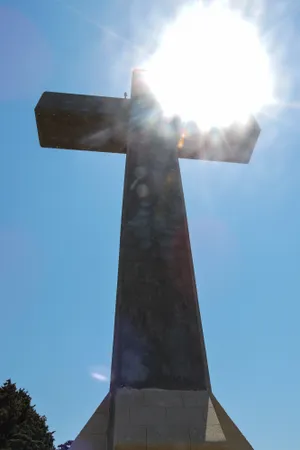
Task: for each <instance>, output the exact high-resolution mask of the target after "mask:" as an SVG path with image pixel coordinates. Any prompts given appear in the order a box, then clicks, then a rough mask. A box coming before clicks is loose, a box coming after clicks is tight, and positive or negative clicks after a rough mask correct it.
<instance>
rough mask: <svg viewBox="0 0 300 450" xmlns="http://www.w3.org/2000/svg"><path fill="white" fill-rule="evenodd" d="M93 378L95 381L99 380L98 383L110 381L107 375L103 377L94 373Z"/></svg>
mask: <svg viewBox="0 0 300 450" xmlns="http://www.w3.org/2000/svg"><path fill="white" fill-rule="evenodd" d="M91 376H92V378H94V379H95V380H98V381H102V382H105V381H108V377H107V376H106V375H103V374H102V373H97V372H92V373H91Z"/></svg>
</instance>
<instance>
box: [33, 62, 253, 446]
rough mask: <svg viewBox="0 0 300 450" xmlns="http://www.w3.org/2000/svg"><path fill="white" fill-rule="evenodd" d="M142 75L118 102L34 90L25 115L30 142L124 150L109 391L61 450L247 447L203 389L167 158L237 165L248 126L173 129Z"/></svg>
mask: <svg viewBox="0 0 300 450" xmlns="http://www.w3.org/2000/svg"><path fill="white" fill-rule="evenodd" d="M144 74H145V73H144V71H141V70H135V71H133V75H132V86H131V98H130V99H129V98H127V95H126V96H125V95H124V97H125V98H110V97H95V96H86V95H72V94H58V93H50V92H45V93H44V94H43V95H42V97H41V99H40V101H39V102H38V104H37V106H36V109H35V114H36V120H37V127H38V133H39V139H40V144H41V146H42V147H54V148H62V149H77V150H90V151H99V152H113V153H124V154H126V169H125V181H124V196H123V212H122V223H121V239H120V255H119V271H118V285H117V301H116V312H115V327H114V343H113V356H112V371H111V385H110V390H109V394H108V395H107V397H106V398H105V399H104V401H103V402H102V403H101V404H100V406H99V408H98V409H97V411H96V412H95V413H94V415H93V416H92V418H91V419H90V421H89V422H88V423H87V424H86V426H85V427H84V428H83V430H82V431H81V433H79V435H78V437H77V439H76V440H75V441H74V443H73V446H72V449H78V450H79V449H80V450H104V449H105V450H106V449H108V450H112V449H117V448H118V449H123V448H124V449H125V448H132V447H135V448H145V449H146V448H149V449H150V448H154V447H158V446H159V447H161V448H163V449H164V448H167V447H168V448H175V447H176V448H181V449H183V448H184V449H191V448H192V447H193V448H196V447H197V448H198V447H199V449H203V450H204V449H206V448H209V449H216V450H217V449H221V448H222V449H223V448H224V449H225V448H226V449H230V448H232V449H233V450H234V449H236V450H248V449H251V448H252V447H251V446H250V444H248V442H247V441H246V439H245V438H244V437H243V435H242V434H241V433H240V432H239V431H238V429H237V428H236V427H235V425H234V424H233V422H232V421H231V419H230V418H229V417H228V416H227V415H226V413H225V411H224V410H223V408H222V407H221V405H220V404H219V403H218V401H217V400H216V398H215V397H214V395H213V393H212V390H211V384H210V377H209V371H208V365H207V359H206V350H205V343H204V336H203V331H202V325H201V317H200V312H199V306H198V299H197V290H196V284H195V275H194V268H193V261H192V254H191V248H190V241H189V233H188V225H187V216H186V210H185V202H184V195H183V189H182V182H181V176H180V169H179V158H190V159H206V160H211V161H224V162H232V163H233V162H238V163H248V162H249V160H250V157H251V154H252V151H253V148H254V146H255V143H256V140H257V138H258V135H259V132H260V129H259V126H258V125H257V123H256V121H255V119H254V118H253V117H251V118H249V121H248V122H247V124H245V125H244V126H241V125H238V124H233V125H231V126H230V127H228V128H224V129H219V130H213V131H210V132H207V133H201V132H200V131H199V130H198V129H197V127H196V126H195V124H187V125H185V127H184V129H183V125H182V124H181V123H180V120H179V119H172V120H169V119H167V118H165V117H164V115H163V112H162V111H161V108H160V106H159V104H158V103H157V101H156V99H155V98H154V96H153V95H152V93H151V91H150V89H149V88H148V86H147V83H146V82H145V77H144ZM220 376H222V374H220Z"/></svg>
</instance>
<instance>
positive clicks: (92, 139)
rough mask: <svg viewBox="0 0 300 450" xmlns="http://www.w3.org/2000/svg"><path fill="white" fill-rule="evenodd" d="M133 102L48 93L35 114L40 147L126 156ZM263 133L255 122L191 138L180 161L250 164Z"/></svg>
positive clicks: (187, 139)
mask: <svg viewBox="0 0 300 450" xmlns="http://www.w3.org/2000/svg"><path fill="white" fill-rule="evenodd" d="M130 105H131V100H130V99H125V98H115V97H100V96H93V95H77V94H61V93H54V92H44V93H43V95H42V96H41V98H40V100H39V102H38V104H37V106H36V108H35V115H36V122H37V128H38V135H39V141H40V145H41V147H48V148H63V149H72V150H92V151H98V152H110V153H126V140H127V132H128V122H129V113H130ZM259 133H260V128H259V125H258V124H257V122H256V120H255V119H254V118H253V117H250V118H249V120H248V123H247V124H245V125H244V126H242V127H241V126H237V125H232V126H231V127H228V128H224V129H220V130H214V131H211V132H209V133H202V132H200V131H199V130H198V131H197V132H193V133H191V134H189V133H188V134H187V135H186V136H185V137H184V139H183V143H182V145H181V148H179V149H178V157H179V158H185V159H202V160H209V161H223V162H236V163H248V162H249V161H250V158H251V155H252V152H253V149H254V147H255V144H256V141H257V139H258V136H259Z"/></svg>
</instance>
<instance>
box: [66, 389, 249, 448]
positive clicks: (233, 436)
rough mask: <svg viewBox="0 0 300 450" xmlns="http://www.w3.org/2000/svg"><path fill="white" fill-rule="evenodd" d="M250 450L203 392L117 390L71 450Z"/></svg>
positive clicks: (219, 407) (233, 426)
mask: <svg viewBox="0 0 300 450" xmlns="http://www.w3.org/2000/svg"><path fill="white" fill-rule="evenodd" d="M223 449H224V450H226V449H227V450H253V448H252V447H251V445H250V444H249V443H248V441H247V440H246V438H245V437H244V436H243V435H242V433H241V432H240V431H239V430H238V428H237V427H236V426H235V424H234V423H233V422H232V420H231V419H230V418H229V416H228V415H227V414H226V412H225V411H224V409H223V408H222V407H221V405H220V404H219V402H218V401H217V400H216V398H215V397H214V396H213V394H211V393H209V392H208V391H179V390H161V389H127V388H123V389H119V390H118V391H117V392H116V393H115V395H114V396H112V394H109V395H108V396H107V397H106V398H105V399H104V401H103V402H102V403H101V405H100V406H99V408H98V409H97V410H96V411H95V413H94V414H93V416H92V417H91V419H90V420H89V421H88V423H87V424H86V426H85V427H84V428H83V430H82V431H81V433H80V434H79V435H78V437H77V438H76V439H75V441H74V443H73V445H72V450H223Z"/></svg>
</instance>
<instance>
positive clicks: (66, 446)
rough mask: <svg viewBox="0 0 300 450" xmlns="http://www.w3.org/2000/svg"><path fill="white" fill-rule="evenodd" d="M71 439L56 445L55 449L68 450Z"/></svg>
mask: <svg viewBox="0 0 300 450" xmlns="http://www.w3.org/2000/svg"><path fill="white" fill-rule="evenodd" d="M72 443H73V441H67V442H65V443H64V444H61V445H59V446H58V447H57V450H70V449H71V445H72Z"/></svg>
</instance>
